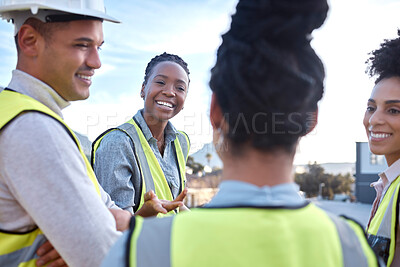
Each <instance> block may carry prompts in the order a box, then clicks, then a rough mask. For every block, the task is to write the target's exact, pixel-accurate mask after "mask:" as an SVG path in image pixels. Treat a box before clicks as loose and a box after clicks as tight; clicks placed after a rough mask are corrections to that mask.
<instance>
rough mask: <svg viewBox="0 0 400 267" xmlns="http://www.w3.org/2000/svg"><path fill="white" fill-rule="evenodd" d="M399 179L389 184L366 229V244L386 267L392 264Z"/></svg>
mask: <svg viewBox="0 0 400 267" xmlns="http://www.w3.org/2000/svg"><path fill="white" fill-rule="evenodd" d="M399 177H400V176H399ZM399 177H397V178H396V180H394V181H393V182H392V183H391V184H390V186H389V188H388V190H387V191H386V193H385V196H384V197H383V199H382V202H381V203H380V204H379V207H378V209H377V211H376V213H375V215H374V218H372V220H371V223H370V224H369V227H368V229H367V233H368V243H369V244H370V246H371V247H372V249H373V250H374V251H375V253H376V254H377V255H379V256H381V257H382V258H383V259H384V260H385V262H386V263H387V266H390V265H391V264H392V261H393V257H394V252H395V248H396V225H397V224H396V220H397V218H398V216H399V214H398V207H397V205H398V202H399V190H400V178H399ZM397 223H398V222H397Z"/></svg>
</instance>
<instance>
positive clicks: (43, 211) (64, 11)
mask: <svg viewBox="0 0 400 267" xmlns="http://www.w3.org/2000/svg"><path fill="white" fill-rule="evenodd" d="M0 16H1V17H2V18H3V19H5V20H8V21H12V22H13V23H14V25H15V32H14V35H15V41H16V46H17V50H18V62H17V66H16V69H15V70H14V71H13V72H12V79H11V81H10V83H9V85H8V86H7V88H5V89H4V90H3V91H1V93H0V266H21V265H19V264H21V263H23V264H25V265H23V266H35V264H38V265H42V264H43V262H40V260H37V255H36V253H35V252H36V250H37V249H38V248H39V247H40V246H41V244H43V243H44V242H45V240H46V238H47V239H48V240H49V241H50V242H51V243H52V245H53V246H54V248H55V249H56V250H57V251H58V253H59V254H60V255H61V256H62V258H63V259H64V260H65V262H66V263H67V264H68V265H69V266H98V265H99V264H100V262H101V261H102V259H103V257H104V256H105V255H106V253H107V251H108V249H109V248H110V246H111V245H112V244H113V243H114V241H115V240H116V239H117V238H118V237H119V236H120V232H119V231H117V227H116V225H118V219H114V217H113V215H114V216H115V218H121V217H123V218H124V216H129V218H130V215H127V214H126V213H124V212H123V211H121V210H113V209H117V207H116V206H115V205H114V203H113V202H112V201H111V199H110V198H109V196H108V195H107V194H106V193H105V192H104V191H103V189H102V188H101V187H100V186H99V185H98V183H97V180H96V177H95V176H94V174H93V171H92V169H91V168H90V165H89V163H88V162H87V159H86V157H85V156H84V154H83V152H82V149H81V147H80V145H79V142H78V140H77V138H76V137H75V135H74V133H73V132H72V131H71V130H70V129H69V128H68V126H67V125H66V124H65V123H64V121H63V119H62V113H61V110H62V109H63V108H65V107H66V106H68V105H69V101H74V100H82V99H86V98H87V97H88V96H89V87H90V85H91V83H92V82H91V79H92V76H93V75H94V71H95V70H96V69H98V68H100V66H101V62H100V59H99V54H98V50H99V48H100V46H101V45H102V44H103V30H102V22H103V20H106V21H111V22H118V21H117V20H116V19H114V18H112V17H110V16H108V15H107V14H106V13H105V9H104V4H103V0H37V1H28V0H0ZM104 203H105V204H106V205H104ZM109 209H110V210H109ZM110 211H112V213H113V214H112V213H111V212H110ZM119 211H121V213H119ZM116 220H117V224H116ZM126 220H127V219H126V218H124V221H126ZM59 263H60V264H64V263H62V262H61V261H60V262H59ZM53 264H55V265H57V264H58V263H57V264H56V263H54V262H53Z"/></svg>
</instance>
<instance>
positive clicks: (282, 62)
mask: <svg viewBox="0 0 400 267" xmlns="http://www.w3.org/2000/svg"><path fill="white" fill-rule="evenodd" d="M327 11H328V4H327V2H326V0H304V1H298V0H241V1H240V2H239V3H238V5H237V8H236V13H235V15H233V17H232V24H231V28H230V30H229V31H228V32H227V33H226V34H224V35H223V38H222V39H223V42H222V44H221V46H220V47H219V49H218V54H217V61H216V64H215V66H214V67H213V69H212V70H211V80H210V87H211V90H212V99H211V106H210V120H211V124H212V126H213V133H214V136H213V138H214V144H215V146H216V149H217V151H218V153H219V155H220V157H221V160H222V162H223V164H224V169H223V176H222V180H223V181H222V183H221V184H220V187H219V192H218V193H217V195H216V196H215V197H214V198H213V199H212V200H211V201H210V202H209V203H208V204H207V205H205V206H203V207H201V208H196V209H192V211H191V212H185V213H181V214H178V215H175V216H172V217H168V218H162V219H145V220H143V219H141V218H135V219H133V220H131V226H130V229H131V230H130V231H127V232H125V234H124V235H123V237H122V238H121V239H120V240H119V241H117V243H116V244H115V245H114V247H113V248H112V249H111V251H110V253H109V255H108V256H107V258H106V259H105V261H104V262H103V266H127V265H128V266H138V267H139V266H146V267H152V266H172V267H187V266H191V267H200V266H201V267H204V266H207V267H210V266H211V267H213V266H230V267H236V266H252V267H257V266H260V267H261V266H264V267H265V266H271V267H272V266H273V267H310V266H324V267H337V266H349V267H350V266H351V267H355V266H357V267H358V266H363V267H364V266H377V265H378V263H377V259H376V258H375V256H374V253H373V251H372V250H371V248H369V246H368V243H367V240H366V238H365V236H364V233H363V230H362V228H361V227H360V226H359V225H358V224H356V223H354V221H351V220H345V219H343V218H339V217H337V216H334V215H332V214H329V213H327V212H325V211H323V210H321V209H319V208H318V207H317V206H315V205H314V204H312V203H309V202H308V201H306V200H305V199H303V198H302V197H300V196H299V194H298V186H296V184H295V183H294V181H293V175H292V168H293V158H294V155H295V151H296V146H297V143H298V141H299V139H300V138H301V137H302V136H304V135H306V134H307V133H308V132H310V131H311V130H312V129H313V127H314V126H315V124H316V113H317V103H318V101H319V100H320V99H321V97H322V94H323V89H324V86H323V81H324V77H325V74H324V67H323V64H322V62H321V60H320V59H319V58H318V56H317V55H316V54H315V52H314V50H313V48H312V47H311V45H310V41H311V33H312V31H313V30H314V29H316V28H319V27H320V26H321V25H322V23H323V22H324V20H325V18H326V15H327Z"/></svg>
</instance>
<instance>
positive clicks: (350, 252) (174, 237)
mask: <svg viewBox="0 0 400 267" xmlns="http://www.w3.org/2000/svg"><path fill="white" fill-rule="evenodd" d="M133 220H134V221H133V222H132V223H131V225H132V224H133V227H132V228H133V229H131V233H130V239H129V241H128V242H127V247H126V249H127V251H128V252H127V253H129V257H126V261H127V262H126V265H124V266H131V267H155V266H163V267H186V266H191V267H204V266H207V267H213V266H230V267H239V266H243V267H244V266H246V267H247V266H252V267H261V266H262V267H265V266H271V267H289V266H290V267H321V266H323V267H342V266H343V267H361V266H362V267H365V266H377V265H378V262H377V259H376V257H375V255H374V253H373V251H372V250H371V248H370V247H369V246H368V243H367V240H366V238H365V236H364V232H363V229H362V227H361V226H359V225H358V224H356V223H354V222H353V221H350V220H349V221H347V220H343V219H341V218H339V217H336V216H334V215H330V214H328V213H326V212H324V211H323V210H321V209H319V208H317V207H316V206H315V205H313V204H306V205H303V206H301V207H297V208H293V207H292V208H284V207H261V208H260V207H232V208H200V209H192V212H190V213H189V212H188V213H180V214H179V215H176V216H173V217H167V218H162V219H155V220H154V219H147V220H143V218H140V217H137V218H135V219H133ZM121 266H122V265H121Z"/></svg>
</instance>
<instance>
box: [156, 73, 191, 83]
mask: <svg viewBox="0 0 400 267" xmlns="http://www.w3.org/2000/svg"><path fill="white" fill-rule="evenodd" d="M156 77H162V78H164V79H168V78H169V77H168V76H167V75H164V74H158V75H156V76H154V78H156ZM178 82H180V83H184V84H186V85H187V83H186V82H185V81H184V80H181V79H178Z"/></svg>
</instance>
